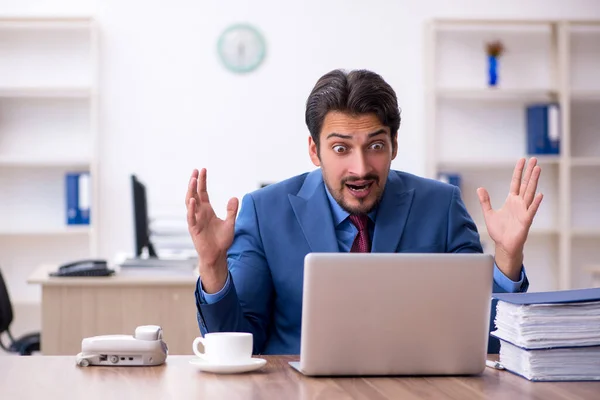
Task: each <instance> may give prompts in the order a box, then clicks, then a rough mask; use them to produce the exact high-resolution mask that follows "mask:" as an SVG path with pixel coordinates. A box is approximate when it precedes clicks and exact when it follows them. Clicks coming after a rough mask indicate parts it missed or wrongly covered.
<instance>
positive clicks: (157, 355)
mask: <svg viewBox="0 0 600 400" xmlns="http://www.w3.org/2000/svg"><path fill="white" fill-rule="evenodd" d="M167 354H168V348H167V344H166V343H165V342H163V340H162V328H161V327H160V326H158V325H142V326H138V327H137V328H136V329H135V334H134V335H133V336H131V335H104V336H93V337H89V338H85V339H83V340H82V341H81V353H79V354H77V365H79V366H81V367H87V366H89V365H112V366H140V365H160V364H162V363H164V362H165V360H166V359H167Z"/></svg>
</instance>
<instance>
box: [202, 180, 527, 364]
mask: <svg viewBox="0 0 600 400" xmlns="http://www.w3.org/2000/svg"><path fill="white" fill-rule="evenodd" d="M328 201H329V200H328V198H327V194H326V191H325V186H324V182H323V177H322V174H321V170H320V169H318V170H315V171H313V172H310V173H305V174H302V175H299V176H296V177H293V178H290V179H287V180H285V181H282V182H280V183H277V184H273V185H270V186H267V187H265V188H263V189H260V190H258V191H255V192H253V193H250V194H248V195H246V196H244V198H243V200H242V205H241V208H240V212H239V214H238V217H237V220H236V225H235V237H234V240H233V244H232V246H231V248H230V249H229V252H228V266H229V271H230V279H231V280H232V285H230V287H229V289H228V290H227V292H226V294H225V295H224V297H223V298H222V299H220V300H219V301H217V302H216V303H213V304H206V303H205V302H204V301H203V298H202V294H201V292H199V291H198V290H196V303H197V307H198V324H199V327H200V330H201V332H202V334H206V333H208V332H222V331H242V332H251V333H252V334H253V336H254V353H255V354H299V353H300V327H301V316H302V285H303V270H304V257H305V256H306V255H307V254H308V253H310V252H338V251H339V249H338V242H337V239H336V236H335V231H334V224H333V219H332V215H331V210H330V207H329V202H328ZM482 251H483V250H482V247H481V244H480V240H479V234H478V233H477V228H476V226H475V224H474V223H473V221H472V219H471V217H470V216H469V214H468V212H467V210H466V208H465V206H464V203H463V201H462V200H461V197H460V191H459V190H458V188H456V187H455V186H451V185H448V184H445V183H441V182H438V181H435V180H430V179H425V178H421V177H417V176H414V175H411V174H408V173H404V172H399V171H393V170H392V171H390V173H389V176H388V180H387V183H386V186H385V190H384V193H383V197H382V199H381V202H380V204H379V208H378V211H377V220H376V223H375V230H374V234H373V240H372V252H382V253H392V252H406V253H409V252H411V253H459V252H467V253H481V252H482ZM526 281H527V280H526V278H525V281H524V284H523V285H522V288H521V289H522V290H526V289H527V285H528V283H527V282H526ZM465 289H467V290H468V288H465ZM502 291H504V290H503V289H501V287H500V286H498V285H497V284H496V282H494V292H502ZM382 301H385V299H382ZM494 311H495V308H494V309H493V310H492V319H491V321H490V328H491V327H492V322H493V316H494V315H495V312H494ZM488 350H489V351H490V352H496V350H497V342H493V341H491V342H490V347H489V349H488Z"/></svg>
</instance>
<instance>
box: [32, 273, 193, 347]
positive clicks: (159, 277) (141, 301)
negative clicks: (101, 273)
mask: <svg viewBox="0 0 600 400" xmlns="http://www.w3.org/2000/svg"><path fill="white" fill-rule="evenodd" d="M53 270H56V266H53V265H45V266H42V267H40V268H38V269H37V270H36V271H35V272H34V273H33V274H32V275H31V276H30V277H29V279H28V281H27V282H28V283H33V284H39V285H42V332H41V338H42V345H41V348H42V353H43V354H44V355H75V354H77V353H79V352H80V351H81V340H82V339H83V338H85V337H89V336H96V335H108V334H133V332H134V331H135V328H136V327H137V326H139V325H160V326H161V327H162V328H163V334H164V338H165V342H167V344H168V346H169V352H170V354H184V355H185V354H189V355H192V354H193V352H192V342H193V340H194V338H196V337H197V336H200V330H199V329H198V322H197V320H196V305H195V298H194V290H195V287H196V280H197V276H195V275H194V273H193V271H190V273H189V274H188V273H187V272H180V271H173V272H165V271H160V270H155V271H148V269H146V270H145V271H141V270H134V271H132V270H129V269H128V270H123V271H121V272H120V273H118V274H116V275H113V276H110V277H50V276H48V272H50V271H53Z"/></svg>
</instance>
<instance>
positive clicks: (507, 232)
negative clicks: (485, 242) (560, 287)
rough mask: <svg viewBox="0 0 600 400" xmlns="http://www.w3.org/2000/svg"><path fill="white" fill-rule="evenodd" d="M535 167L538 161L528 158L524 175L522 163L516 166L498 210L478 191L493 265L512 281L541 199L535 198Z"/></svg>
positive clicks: (521, 260) (539, 169)
mask: <svg viewBox="0 0 600 400" xmlns="http://www.w3.org/2000/svg"><path fill="white" fill-rule="evenodd" d="M536 164H537V159H536V158H531V159H530V160H529V163H528V164H527V170H526V171H525V174H524V175H523V169H524V167H525V159H524V158H522V159H520V160H519V161H518V162H517V165H516V166H515V169H514V172H513V177H512V180H511V184H510V190H509V193H508V197H507V198H506V201H505V202H504V205H503V206H502V208H500V209H499V210H493V209H492V205H491V202H490V195H489V194H488V192H487V190H485V189H484V188H479V189H477V194H478V196H479V202H480V203H481V208H482V210H483V216H484V219H485V224H486V226H487V230H488V234H489V235H490V238H491V239H492V240H493V241H494V242H495V244H496V264H497V265H498V267H499V268H500V269H501V270H502V272H503V273H504V274H505V275H506V276H508V277H509V278H511V279H513V280H515V281H517V280H518V277H519V275H520V271H521V265H522V262H523V248H524V247H525V241H526V240H527V235H528V234H529V228H530V227H531V224H532V223H533V218H534V217H535V214H536V212H537V210H538V208H539V206H540V203H541V202H542V198H543V195H542V194H541V193H537V194H536V190H537V185H538V180H539V178H540V173H541V168H540V167H539V166H538V165H536Z"/></svg>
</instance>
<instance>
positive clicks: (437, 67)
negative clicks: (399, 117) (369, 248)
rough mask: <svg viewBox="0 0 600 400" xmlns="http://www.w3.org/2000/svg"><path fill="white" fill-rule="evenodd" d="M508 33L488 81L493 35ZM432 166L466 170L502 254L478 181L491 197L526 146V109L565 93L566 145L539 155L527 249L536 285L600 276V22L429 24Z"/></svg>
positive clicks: (466, 194)
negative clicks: (539, 198)
mask: <svg viewBox="0 0 600 400" xmlns="http://www.w3.org/2000/svg"><path fill="white" fill-rule="evenodd" d="M493 40H500V41H501V42H502V43H503V44H504V45H505V47H506V52H505V53H504V54H503V55H502V56H501V57H500V59H499V63H500V65H499V83H498V84H497V85H496V86H494V87H489V86H488V82H487V74H488V69H487V56H486V50H485V44H486V43H488V42H491V41H493ZM425 45H426V46H425V59H426V62H425V65H426V68H427V70H426V73H425V79H426V82H425V86H426V94H425V101H426V113H425V116H426V121H425V123H426V127H427V135H426V138H427V139H426V149H427V150H426V152H427V156H426V159H427V164H426V170H427V175H428V176H429V177H431V178H434V179H437V178H438V177H439V174H441V173H449V174H458V175H460V177H461V190H462V195H463V199H464V201H465V205H466V207H467V209H468V210H469V213H470V214H471V215H472V217H473V219H474V220H475V223H476V224H477V226H478V229H479V231H480V234H481V239H482V244H483V245H484V251H486V252H491V253H493V251H494V249H493V242H491V240H490V239H489V237H488V235H487V232H486V226H485V222H484V220H483V214H482V212H481V208H480V205H479V200H478V198H477V193H476V189H477V188H478V187H480V186H483V187H485V188H486V189H487V190H488V191H489V193H490V196H491V199H492V206H493V207H494V208H498V207H500V206H501V205H502V204H503V202H504V200H505V198H506V195H507V194H508V189H509V184H510V178H511V175H512V171H513V169H514V166H515V163H516V162H517V160H518V159H519V158H520V157H526V158H529V157H531V156H532V155H530V154H528V153H527V142H526V139H527V136H526V135H527V133H526V131H527V129H526V121H527V120H526V113H525V108H526V107H527V106H528V105H531V104H537V103H540V102H556V103H558V104H559V108H560V146H561V148H560V154H559V155H551V154H550V155H534V156H535V157H537V158H538V163H539V164H540V165H541V167H542V176H541V179H540V183H539V187H538V189H539V190H540V191H541V192H542V193H544V200H543V202H542V205H541V207H540V209H539V210H538V213H537V216H536V219H535V220H534V223H533V225H532V227H531V231H530V234H529V238H528V241H527V244H526V248H525V267H526V270H527V273H528V275H529V278H530V281H531V286H530V291H544V290H557V289H571V288H583V287H590V286H594V285H597V284H599V282H600V276H598V275H600V269H598V268H595V269H594V268H590V265H598V260H599V259H600V207H599V206H600V79H598V73H599V72H600V21H568V20H509V19H506V20H464V19H437V20H433V21H430V22H429V23H428V24H427V25H426V29H425Z"/></svg>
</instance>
